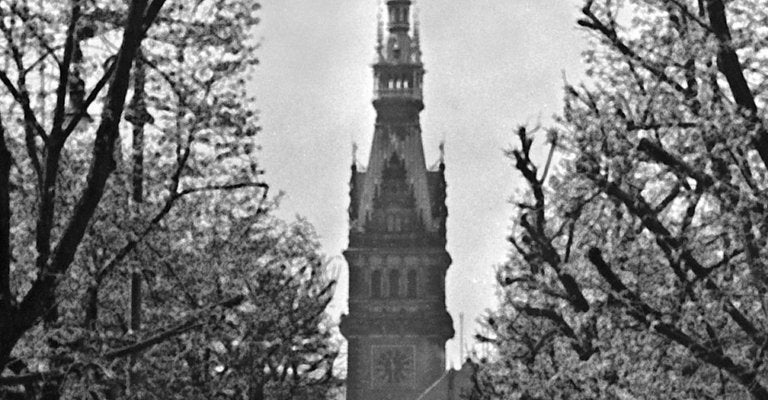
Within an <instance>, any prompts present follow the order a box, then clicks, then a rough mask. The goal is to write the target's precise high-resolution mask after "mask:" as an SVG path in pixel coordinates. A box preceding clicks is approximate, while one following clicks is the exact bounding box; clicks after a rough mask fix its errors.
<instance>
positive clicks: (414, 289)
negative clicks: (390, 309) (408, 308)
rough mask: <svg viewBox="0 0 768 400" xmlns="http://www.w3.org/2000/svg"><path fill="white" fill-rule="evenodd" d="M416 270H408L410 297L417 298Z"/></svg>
mask: <svg viewBox="0 0 768 400" xmlns="http://www.w3.org/2000/svg"><path fill="white" fill-rule="evenodd" d="M416 285H417V282H416V271H415V270H410V271H408V297H410V298H415V297H416V294H417V293H416V292H417V286H416Z"/></svg>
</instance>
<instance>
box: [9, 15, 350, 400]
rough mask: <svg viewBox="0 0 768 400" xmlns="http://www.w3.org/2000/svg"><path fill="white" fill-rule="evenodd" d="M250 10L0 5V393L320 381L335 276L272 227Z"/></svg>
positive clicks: (286, 231)
mask: <svg viewBox="0 0 768 400" xmlns="http://www.w3.org/2000/svg"><path fill="white" fill-rule="evenodd" d="M257 10H258V3H256V2H253V1H247V0H228V1H220V0H202V1H197V2H193V3H189V2H185V1H163V0H155V1H147V0H134V1H131V2H109V1H98V0H88V1H70V2H51V1H39V0H38V1H36V0H29V1H12V2H4V3H2V4H0V15H1V16H2V20H1V21H0V23H1V25H0V31H2V34H3V37H2V39H1V40H0V49H2V50H3V55H4V57H3V61H4V65H0V81H1V82H2V84H3V85H4V86H5V87H6V88H7V89H8V92H9V94H7V95H2V96H0V133H1V134H2V135H0V139H2V140H0V153H2V157H0V374H1V376H0V386H4V387H8V386H11V387H12V389H13V391H15V392H20V391H21V392H24V393H26V395H27V396H30V397H32V396H36V395H40V396H42V397H44V398H57V397H60V396H65V397H74V396H77V395H79V394H83V393H90V395H91V396H98V397H107V398H115V397H118V396H120V395H121V394H125V395H129V396H131V397H145V396H149V397H152V396H155V395H159V394H160V393H164V394H163V395H162V396H161V397H163V398H175V397H184V398H189V397H195V396H196V397H200V398H215V397H217V396H218V397H222V396H226V397H232V396H236V395H241V396H249V398H260V397H259V395H262V396H263V395H270V393H273V392H274V393H277V392H279V391H285V392H286V393H289V394H293V395H296V396H298V395H299V394H300V393H302V392H311V393H313V395H312V396H313V397H312V398H320V397H322V394H323V393H324V391H326V390H327V389H328V388H333V387H335V386H337V384H338V383H337V382H336V380H335V378H334V376H333V375H332V374H331V372H328V371H331V370H332V368H331V367H330V366H332V365H333V360H334V359H335V345H334V344H333V343H332V341H331V340H330V338H329V334H328V330H327V328H326V327H325V326H326V324H327V321H325V319H324V318H325V317H324V313H323V310H324V307H325V303H326V302H327V300H328V298H329V297H330V295H331V292H332V287H333V281H332V279H331V278H329V277H328V275H327V272H326V266H325V264H324V263H323V262H322V260H321V257H320V256H319V254H318V249H317V244H316V241H315V239H314V237H313V235H312V234H311V232H310V231H309V228H308V227H307V226H306V224H305V223H302V222H299V223H294V224H288V225H286V224H285V223H282V222H280V221H278V220H276V219H275V218H273V217H271V216H270V213H271V209H272V206H271V205H270V204H268V202H267V200H266V199H267V189H268V187H267V185H266V184H265V183H263V181H262V180H261V174H262V171H260V170H259V169H258V165H257V163H256V159H255V155H254V152H255V150H256V149H257V146H256V145H255V142H254V138H253V137H254V135H255V134H256V133H257V131H258V129H257V128H256V125H255V122H256V115H255V114H254V112H253V111H252V110H253V101H252V99H250V98H248V96H247V95H246V93H245V92H244V87H245V80H246V77H247V75H248V73H249V71H250V70H251V68H252V66H253V65H255V64H256V63H257V59H256V56H255V47H256V44H255V42H254V41H253V38H252V35H251V33H252V28H253V26H254V24H256V23H257V22H258V16H257V14H256V12H257ZM61 21H66V23H65V24H62V23H61ZM33 205H34V206H33ZM242 240H245V242H241V241H242ZM299 272H301V273H299ZM294 275H295V276H294ZM278 287H279V288H281V290H276V289H275V288H278ZM128 300H130V301H128ZM296 305H300V306H301V308H300V309H299V310H297V309H295V308H294V307H295V306H296ZM254 310H255V311H254ZM278 316H279V317H278ZM281 318H288V319H287V320H283V319H281ZM269 321H272V322H279V323H275V324H270V323H269ZM265 324H266V325H265ZM265 326H266V328H265ZM277 328H279V330H276V329H277ZM281 335H282V336H281ZM292 337H293V338H294V339H295V340H298V341H300V342H299V343H293V344H291V342H290V341H287V340H286V339H287V338H292ZM278 338H282V339H283V341H280V342H279V343H278ZM265 341H272V342H273V343H272V345H270V346H266V347H263V348H262V347H259V346H261V344H263V343H264V342H265ZM234 342H237V343H238V344H237V345H235V344H233V343H234ZM260 343H261V344H260ZM221 346H224V351H222V347H221ZM232 346H235V347H237V351H235V350H234V349H233V348H232ZM261 351H263V352H261ZM248 357H250V358H248ZM219 368H223V372H219V371H218V369H219ZM266 371H271V372H269V373H267V372H266ZM254 374H256V375H254ZM255 378H259V379H255ZM190 382H192V383H194V385H191V386H189V387H187V386H185V385H186V384H187V383H190ZM21 386H23V389H22V388H21ZM182 387H184V388H185V390H181V388H182ZM187 389H188V391H186V390H187ZM0 390H2V388H0ZM0 393H1V392H0ZM249 393H250V394H249Z"/></svg>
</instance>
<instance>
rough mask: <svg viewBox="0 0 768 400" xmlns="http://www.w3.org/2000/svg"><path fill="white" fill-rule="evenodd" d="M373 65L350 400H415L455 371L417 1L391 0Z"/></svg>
mask: <svg viewBox="0 0 768 400" xmlns="http://www.w3.org/2000/svg"><path fill="white" fill-rule="evenodd" d="M386 6H387V10H388V18H387V21H388V22H387V31H388V32H387V34H386V35H385V33H384V27H383V24H382V22H381V21H380V22H379V35H378V43H377V47H376V49H377V53H378V54H377V60H376V62H375V63H374V65H373V75H374V99H373V106H374V108H375V109H376V114H377V115H376V125H375V130H374V136H373V145H372V147H371V152H370V158H369V160H368V166H367V169H363V168H361V167H358V166H357V165H356V163H354V164H353V165H352V177H351V181H350V198H351V199H350V206H349V219H350V228H349V247H348V249H347V250H346V251H345V252H344V256H345V258H346V260H347V263H348V265H349V279H350V284H349V287H350V289H349V315H345V316H344V317H343V318H342V322H341V332H342V333H343V335H344V336H345V337H346V338H347V341H348V344H349V347H348V349H349V350H348V353H349V355H348V375H347V399H348V400H385V399H386V400H389V399H391V400H395V399H397V400H415V399H416V398H417V397H418V396H419V395H420V394H421V393H422V392H424V390H425V389H427V387H429V386H430V385H431V384H432V383H434V382H435V381H437V380H438V379H439V378H440V376H441V375H442V374H443V373H444V370H445V342H446V341H447V340H448V339H449V338H451V337H453V334H454V331H453V321H452V320H451V317H450V315H449V314H448V312H447V311H446V307H445V275H446V271H447V270H448V266H449V265H450V264H451V257H450V256H449V255H448V252H447V251H446V250H445V220H446V217H447V214H448V213H447V209H446V206H445V187H446V185H445V175H444V171H445V166H444V164H443V162H442V160H440V163H439V164H438V167H437V168H436V169H435V170H429V169H427V166H426V162H425V160H424V149H423V145H422V140H421V126H420V123H419V113H420V112H421V110H422V109H424V103H423V100H422V86H423V77H424V65H423V64H422V62H421V52H420V47H419V31H418V23H415V24H414V27H413V28H412V27H411V22H410V19H411V10H410V8H411V0H387V1H386Z"/></svg>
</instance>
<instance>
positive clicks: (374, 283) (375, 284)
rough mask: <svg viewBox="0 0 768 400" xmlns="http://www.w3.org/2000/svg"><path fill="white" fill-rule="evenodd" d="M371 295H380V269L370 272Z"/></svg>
mask: <svg viewBox="0 0 768 400" xmlns="http://www.w3.org/2000/svg"><path fill="white" fill-rule="evenodd" d="M371 297H374V298H379V297H381V271H378V270H377V271H373V272H372V273H371Z"/></svg>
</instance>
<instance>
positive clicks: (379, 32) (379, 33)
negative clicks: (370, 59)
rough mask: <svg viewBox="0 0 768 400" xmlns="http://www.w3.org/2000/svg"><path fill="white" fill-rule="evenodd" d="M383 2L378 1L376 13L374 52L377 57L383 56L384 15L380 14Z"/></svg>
mask: <svg viewBox="0 0 768 400" xmlns="http://www.w3.org/2000/svg"><path fill="white" fill-rule="evenodd" d="M383 5H384V3H382V2H381V1H379V11H378V12H377V13H376V23H377V25H376V53H377V54H378V56H379V59H382V58H383V57H384V54H383V52H382V50H383V49H384V16H383V15H382V6H383Z"/></svg>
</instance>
